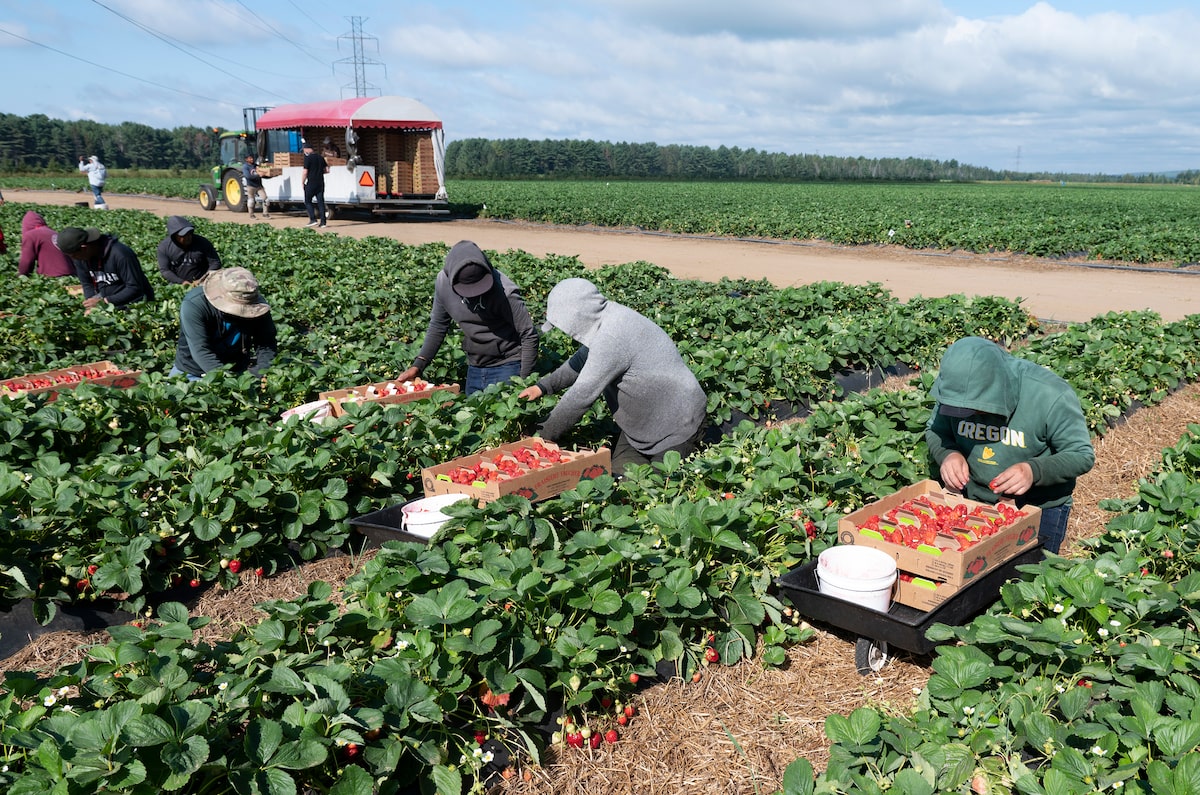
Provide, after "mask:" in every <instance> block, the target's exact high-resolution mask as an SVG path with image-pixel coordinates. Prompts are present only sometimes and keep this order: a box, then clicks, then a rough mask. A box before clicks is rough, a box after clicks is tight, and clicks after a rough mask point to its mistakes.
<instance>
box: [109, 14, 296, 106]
mask: <svg viewBox="0 0 1200 795" xmlns="http://www.w3.org/2000/svg"><path fill="white" fill-rule="evenodd" d="M92 2H93V3H95V4H96V5H98V6H100V7H101V8H103V9H104V10H105V11H109V12H111V13H113V14H115V15H116V16H118V17H120V18H121V19H123V20H125V21H126V22H128V23H129V24H130V25H133V26H134V27H136V28H138V29H140V30H143V31H145V32H146V33H149V34H150V35H151V36H153V37H154V38H156V39H158V40H159V41H161V42H162V43H164V44H166V45H167V46H168V47H171V48H172V49H175V50H178V51H179V52H181V53H183V54H184V55H186V56H188V57H189V58H195V59H196V60H197V61H199V62H200V63H202V64H204V65H205V66H208V67H210V68H212V69H216V70H217V71H218V72H220V73H221V74H223V75H228V76H229V77H232V78H233V79H234V80H237V81H239V82H241V83H245V84H246V85H248V86H251V87H252V88H254V89H256V90H262V89H260V88H259V87H258V86H256V85H255V84H253V83H251V82H250V81H248V80H246V79H245V78H244V77H242V76H241V75H238V74H234V73H233V72H230V71H229V70H227V69H223V68H221V67H220V66H218V65H217V64H215V63H213V61H212V60H211V56H210V58H209V59H205V58H201V57H200V56H199V55H196V54H195V53H193V52H188V51H187V50H186V49H184V48H183V47H182V46H180V45H181V44H182V42H179V40H178V39H173V38H171V37H169V36H167V35H166V34H165V33H160V32H159V31H157V30H154V29H153V28H151V27H149V26H148V25H144V24H142V23H141V22H138V21H137V20H135V19H132V18H130V17H128V16H126V15H125V14H122V13H121V12H120V11H117V10H116V9H114V8H110V7H109V6H106V5H105V4H104V3H101V2H100V0H92ZM266 93H268V94H270V95H271V96H273V97H278V98H279V99H283V100H286V99H287V97H285V96H283V95H282V94H276V93H275V92H273V91H267V92H266Z"/></svg>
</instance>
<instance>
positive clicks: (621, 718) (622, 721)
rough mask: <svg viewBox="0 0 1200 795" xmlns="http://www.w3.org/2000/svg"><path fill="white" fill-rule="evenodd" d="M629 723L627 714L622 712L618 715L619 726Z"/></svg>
mask: <svg viewBox="0 0 1200 795" xmlns="http://www.w3.org/2000/svg"><path fill="white" fill-rule="evenodd" d="M627 723H629V718H627V717H625V715H623V714H622V715H618V716H617V725H618V726H624V725H625V724H627Z"/></svg>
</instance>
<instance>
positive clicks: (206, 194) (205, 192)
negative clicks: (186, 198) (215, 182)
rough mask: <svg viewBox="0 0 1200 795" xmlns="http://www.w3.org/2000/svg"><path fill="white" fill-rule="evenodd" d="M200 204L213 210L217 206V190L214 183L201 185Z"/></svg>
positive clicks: (206, 208)
mask: <svg viewBox="0 0 1200 795" xmlns="http://www.w3.org/2000/svg"><path fill="white" fill-rule="evenodd" d="M200 206H201V207H202V208H204V209H205V210H213V209H215V208H216V206H217V192H216V190H214V189H213V186H212V185H201V186H200Z"/></svg>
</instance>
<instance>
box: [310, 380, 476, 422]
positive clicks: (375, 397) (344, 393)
mask: <svg viewBox="0 0 1200 795" xmlns="http://www.w3.org/2000/svg"><path fill="white" fill-rule="evenodd" d="M437 392H449V393H451V394H458V384H432V383H430V382H428V381H423V380H421V379H420V378H414V379H413V380H411V381H379V382H377V383H374V384H363V385H362V386H352V387H349V388H347V389H334V390H332V391H329V392H321V393H320V395H319V396H318V397H320V399H321V400H328V401H329V402H330V403H331V404H332V406H333V416H334V417H340V416H342V415H343V414H345V413H346V410H345V409H344V408H343V404H346V403H368V402H369V403H408V402H409V401H412V400H424V399H425V398H428V397H432V396H433V395H434V394H435V393H437Z"/></svg>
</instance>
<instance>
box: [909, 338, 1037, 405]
mask: <svg viewBox="0 0 1200 795" xmlns="http://www.w3.org/2000/svg"><path fill="white" fill-rule="evenodd" d="M1012 362H1013V358H1012V356H1011V354H1009V353H1008V351H1006V350H1004V349H1003V348H1001V347H1000V346H999V345H997V344H996V343H994V342H992V341H991V340H987V339H984V338H983V337H964V338H963V339H961V340H959V341H958V342H956V343H954V344H953V345H951V346H950V347H949V348H947V349H946V352H945V354H943V355H942V363H941V369H940V370H939V371H938V377H937V379H935V380H934V382H933V387H932V388H931V389H930V390H929V394H930V396H931V397H932V398H933V399H934V400H936V401H937V402H938V403H939V404H941V405H943V406H954V407H957V408H964V409H974V410H975V411H981V412H983V413H985V414H998V415H1000V416H1002V417H1007V416H1010V415H1011V414H1012V413H1013V411H1014V410H1015V409H1016V406H1017V392H1018V389H1019V384H1018V377H1017V376H1016V374H1015V373H1014V372H1013V369H1012V366H1011V365H1012Z"/></svg>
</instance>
